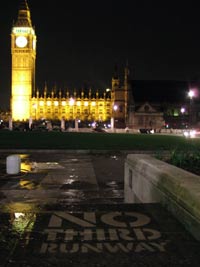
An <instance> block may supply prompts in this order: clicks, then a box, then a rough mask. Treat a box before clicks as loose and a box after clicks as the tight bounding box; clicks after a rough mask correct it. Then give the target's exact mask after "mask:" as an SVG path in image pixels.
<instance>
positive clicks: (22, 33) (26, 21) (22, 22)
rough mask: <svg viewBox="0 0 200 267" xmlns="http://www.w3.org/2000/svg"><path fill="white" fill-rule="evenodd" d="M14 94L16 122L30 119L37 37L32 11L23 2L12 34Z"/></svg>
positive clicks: (23, 0) (24, 0)
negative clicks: (32, 21)
mask: <svg viewBox="0 0 200 267" xmlns="http://www.w3.org/2000/svg"><path fill="white" fill-rule="evenodd" d="M11 54H12V92H11V112H12V119H13V120H14V121H17V120H19V121H23V120H27V119H29V118H30V112H31V106H30V103H31V97H32V92H33V90H35V59H36V35H35V30H34V28H33V27H32V23H31V16H30V10H29V7H28V4H27V1H26V0H22V1H21V3H20V7H19V12H18V18H17V21H16V22H15V23H14V25H13V27H12V33H11Z"/></svg>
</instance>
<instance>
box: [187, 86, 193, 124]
mask: <svg viewBox="0 0 200 267" xmlns="http://www.w3.org/2000/svg"><path fill="white" fill-rule="evenodd" d="M188 97H189V98H190V109H189V125H190V128H191V125H192V100H193V97H194V90H189V92H188Z"/></svg>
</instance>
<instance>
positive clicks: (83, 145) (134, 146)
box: [0, 131, 200, 151]
mask: <svg viewBox="0 0 200 267" xmlns="http://www.w3.org/2000/svg"><path fill="white" fill-rule="evenodd" d="M194 148H195V149H200V139H186V138H184V137H182V136H174V135H173V136H170V135H142V134H116V133H113V134H112V133H109V134H108V133H68V132H35V131H34V132H15V131H11V132H10V131H8V132H4V131H0V149H69V150H71V149H73V150H74V149H75V150H76V149H80V150H84V149H89V150H91V149H96V150H115V151H119V150H143V151H149V150H150V151H152V150H153V151H163V150H168V151H170V150H176V151H178V150H181V151H186V150H193V149H194Z"/></svg>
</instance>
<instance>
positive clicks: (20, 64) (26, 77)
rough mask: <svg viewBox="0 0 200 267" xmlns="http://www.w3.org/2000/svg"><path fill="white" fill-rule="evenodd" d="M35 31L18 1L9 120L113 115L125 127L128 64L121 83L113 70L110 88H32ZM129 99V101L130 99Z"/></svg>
mask: <svg viewBox="0 0 200 267" xmlns="http://www.w3.org/2000/svg"><path fill="white" fill-rule="evenodd" d="M36 40H37V37H36V34H35V29H34V28H33V26H32V21H31V14H30V9H29V7H28V4H27V1H26V0H23V1H21V3H20V7H19V11H18V17H17V20H16V22H15V23H14V25H13V27H12V32H11V54H12V67H11V71H12V88H11V103H10V104H11V114H12V120H13V121H26V120H29V119H30V118H32V119H33V120H40V119H46V120H61V119H65V120H75V119H79V120H83V121H86V120H87V121H108V120H111V118H114V120H115V121H117V122H118V123H119V125H120V127H125V126H126V122H127V121H128V112H129V110H130V107H131V105H133V99H132V92H131V88H130V84H129V70H128V66H126V67H125V69H124V81H123V84H122V85H121V84H120V83H121V81H120V79H119V75H118V73H117V71H115V73H114V75H113V77H112V82H111V89H106V91H105V92H103V93H102V92H98V91H96V92H93V91H92V89H89V90H88V91H87V92H86V91H84V90H82V91H80V92H78V91H76V90H74V91H73V92H71V91H69V90H59V91H56V90H55V89H50V90H49V88H47V86H44V88H43V92H41V90H38V89H37V90H36V89H35V88H36V85H35V61H36ZM130 99H131V102H132V103H130Z"/></svg>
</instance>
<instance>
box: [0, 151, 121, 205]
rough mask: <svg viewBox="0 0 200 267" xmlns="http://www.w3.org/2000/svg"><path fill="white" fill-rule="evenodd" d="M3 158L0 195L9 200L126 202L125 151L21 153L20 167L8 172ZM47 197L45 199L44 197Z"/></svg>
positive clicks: (0, 172)
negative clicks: (16, 171)
mask: <svg viewBox="0 0 200 267" xmlns="http://www.w3.org/2000/svg"><path fill="white" fill-rule="evenodd" d="M6 156H7V155H6V154H4V155H3V154H2V155H1V158H0V167H1V170H0V199H1V206H2V207H3V206H4V205H6V204H7V203H9V202H11V201H12V202H15V201H16V202H22V203H28V202H32V203H34V202H35V203H36V204H38V205H40V206H42V204H43V203H44V202H45V204H46V203H48V202H49V203H56V202H59V203H61V202H62V203H67V202H68V201H69V202H70V203H72V202H75V203H76V202H77V203H81V202H82V203H88V202H91V201H92V200H93V199H94V200H95V201H96V202H99V203H105V202H106V201H108V202H109V203H118V202H120V203H121V202H123V175H124V173H123V172H124V166H123V164H124V158H125V155H110V154H105V155H102V154H96V155H88V154H83V155H82V154H81V155H79V154H76V155H74V154H62V153H61V154H45V155H44V154H41V153H32V154H21V155H20V158H21V171H20V173H18V174H15V175H8V174H7V173H6V166H5V164H6ZM44 199H45V201H44Z"/></svg>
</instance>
